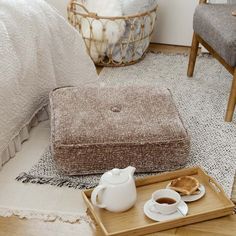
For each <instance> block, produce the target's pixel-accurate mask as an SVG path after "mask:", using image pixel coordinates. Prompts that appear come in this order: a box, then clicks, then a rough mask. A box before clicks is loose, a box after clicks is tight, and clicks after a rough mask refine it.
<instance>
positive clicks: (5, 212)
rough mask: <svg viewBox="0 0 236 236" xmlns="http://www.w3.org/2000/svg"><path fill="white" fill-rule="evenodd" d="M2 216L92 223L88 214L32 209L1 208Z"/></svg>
mask: <svg viewBox="0 0 236 236" xmlns="http://www.w3.org/2000/svg"><path fill="white" fill-rule="evenodd" d="M0 216H2V217H11V216H17V217H19V218H20V219H38V220H43V221H45V222H54V221H56V220H59V221H62V222H65V223H82V222H85V223H91V222H92V220H91V218H90V217H89V216H88V215H87V214H75V213H69V212H66V213H64V212H60V211H56V212H49V211H40V210H30V209H16V208H14V209H11V208H6V207H1V206H0Z"/></svg>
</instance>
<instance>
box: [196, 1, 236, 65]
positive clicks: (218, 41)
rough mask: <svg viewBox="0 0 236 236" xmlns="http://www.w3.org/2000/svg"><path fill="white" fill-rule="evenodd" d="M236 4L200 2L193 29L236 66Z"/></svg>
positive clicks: (228, 61)
mask: <svg viewBox="0 0 236 236" xmlns="http://www.w3.org/2000/svg"><path fill="white" fill-rule="evenodd" d="M233 10H236V4H200V5H199V6H198V7H197V8H196V10H195V14H194V19H193V29H194V31H195V33H197V34H198V35H199V36H200V37H201V38H202V39H203V40H204V41H206V42H207V43H208V44H209V45H210V46H211V47H212V48H213V49H214V50H215V51H216V52H218V54H219V55H220V56H221V57H222V58H223V59H224V60H225V61H226V62H227V63H228V64H229V65H231V66H233V67H235V66H236V17H235V16H232V11H233Z"/></svg>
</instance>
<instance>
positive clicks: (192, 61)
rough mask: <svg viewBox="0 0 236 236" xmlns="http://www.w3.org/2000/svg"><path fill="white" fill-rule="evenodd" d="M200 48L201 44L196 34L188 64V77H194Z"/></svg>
mask: <svg viewBox="0 0 236 236" xmlns="http://www.w3.org/2000/svg"><path fill="white" fill-rule="evenodd" d="M198 46H199V42H198V40H197V37H196V35H195V33H193V39H192V46H191V51H190V56H189V62H188V72H187V76H188V77H192V76H193V71H194V67H195V63H196V58H197V52H198Z"/></svg>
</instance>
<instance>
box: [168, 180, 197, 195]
mask: <svg viewBox="0 0 236 236" xmlns="http://www.w3.org/2000/svg"><path fill="white" fill-rule="evenodd" d="M199 185H200V184H199V181H198V180H197V179H196V178H194V177H192V176H183V177H180V178H178V179H174V180H172V181H171V183H170V186H169V188H170V189H173V190H175V191H176V192H179V193H180V194H181V195H192V194H197V193H198V188H199Z"/></svg>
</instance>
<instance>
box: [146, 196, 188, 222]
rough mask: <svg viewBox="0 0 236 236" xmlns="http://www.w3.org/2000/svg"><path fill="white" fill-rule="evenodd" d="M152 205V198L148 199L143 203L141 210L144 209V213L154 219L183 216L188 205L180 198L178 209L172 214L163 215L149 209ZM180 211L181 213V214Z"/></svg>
mask: <svg viewBox="0 0 236 236" xmlns="http://www.w3.org/2000/svg"><path fill="white" fill-rule="evenodd" d="M152 205H153V203H152V200H151V199H150V200H148V201H147V202H146V203H145V204H144V207H143V210H144V214H145V215H146V216H147V217H148V218H150V219H152V220H154V221H166V220H173V219H176V218H181V217H184V216H186V215H187V213H188V206H187V204H186V203H185V202H184V201H182V200H181V202H180V204H179V206H178V209H179V211H176V212H174V213H172V214H168V215H164V214H161V213H158V212H153V211H151V210H150V208H151V207H152ZM181 212H182V214H181Z"/></svg>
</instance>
